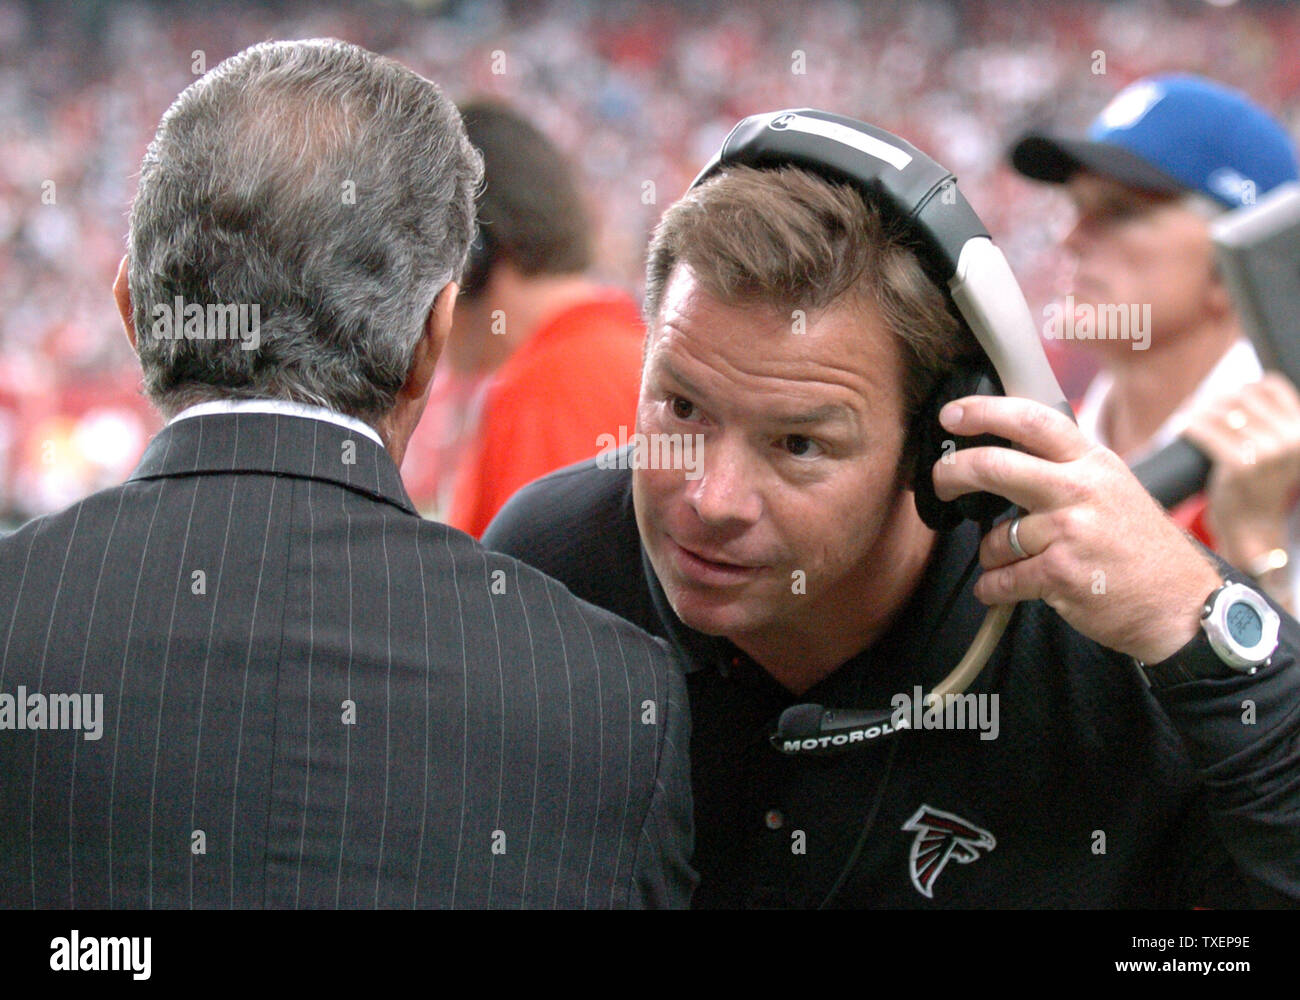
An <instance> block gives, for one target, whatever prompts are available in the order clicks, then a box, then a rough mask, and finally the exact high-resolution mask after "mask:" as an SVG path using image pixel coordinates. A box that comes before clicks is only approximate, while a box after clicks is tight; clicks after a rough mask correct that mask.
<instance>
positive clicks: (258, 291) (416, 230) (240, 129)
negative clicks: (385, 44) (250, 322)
mask: <svg viewBox="0 0 1300 1000" xmlns="http://www.w3.org/2000/svg"><path fill="white" fill-rule="evenodd" d="M482 178H483V164H482V159H481V157H480V156H479V154H478V152H477V151H476V150H475V149H474V148H473V147H472V146H471V145H470V143H469V140H468V139H467V138H466V135H465V130H464V127H463V126H462V124H461V120H460V116H459V114H458V113H457V111H456V108H455V106H454V105H453V104H452V103H451V102H450V101H449V100H447V98H446V97H444V96H443V94H442V92H441V91H440V90H439V89H438V87H437V86H436V85H435V84H434V83H432V82H430V81H428V80H426V79H424V78H422V77H420V76H417V75H416V74H415V73H413V72H411V71H410V70H409V69H407V68H406V67H404V66H401V65H400V64H398V63H396V62H394V61H393V60H391V59H386V58H383V57H381V56H377V55H375V54H374V53H371V52H367V51H366V50H365V49H361V48H358V47H357V46H355V45H349V44H347V43H345V42H340V41H337V40H334V39H313V40H311V41H301V42H265V43H262V44H260V45H254V46H252V47H251V48H248V49H245V50H244V51H243V52H240V53H239V54H238V55H235V56H232V57H231V58H229V59H226V60H225V61H223V62H222V63H220V64H219V65H218V66H216V67H214V68H213V69H212V70H211V72H209V73H207V74H206V75H205V76H203V77H202V78H200V79H199V80H197V81H196V82H195V83H193V84H191V85H190V86H189V87H187V88H186V89H185V90H184V92H182V93H181V95H180V96H179V97H178V98H177V99H176V101H175V103H173V104H172V106H171V107H170V108H168V109H167V112H166V114H164V115H163V117H162V121H161V123H160V124H159V126H158V132H157V135H155V137H154V139H153V142H151V143H150V145H149V150H148V152H147V153H146V154H145V158H144V164H143V166H142V168H141V174H140V185H139V190H138V192H137V194H136V199H135V203H134V205H133V206H132V209H131V232H130V237H129V245H130V248H129V254H128V257H129V264H128V284H129V287H130V290H131V299H132V314H133V318H134V321H135V329H136V349H137V351H138V353H139V355H140V363H141V367H142V368H143V370H144V388H145V392H146V394H147V395H148V396H149V398H150V399H151V400H152V401H153V402H154V403H155V405H157V406H158V408H159V409H160V410H162V412H163V413H164V414H165V415H167V416H171V415H174V414H175V413H176V412H178V411H179V410H181V409H183V408H184V407H186V406H189V405H192V404H194V403H198V402H202V401H206V400H212V399H228V398H242V399H248V398H258V399H283V400H289V401H293V402H299V403H311V404H315V405H317V406H325V407H328V408H329V409H332V410H336V411H338V412H341V413H346V414H350V415H352V416H355V417H359V418H361V419H374V418H377V417H381V416H382V415H383V414H385V413H387V412H388V411H389V410H391V409H392V407H393V405H394V404H395V402H396V399H397V392H398V390H399V389H400V388H401V386H402V385H403V383H404V382H405V380H406V375H407V371H408V369H409V367H410V364H411V358H412V356H413V352H414V350H415V346H416V344H417V342H418V341H419V338H420V336H421V334H422V333H423V330H424V325H425V320H426V318H427V316H428V313H429V309H430V308H431V307H432V305H433V302H434V299H435V298H436V297H437V295H438V293H439V292H441V291H442V289H443V288H444V286H446V285H447V283H448V282H450V281H459V280H460V277H461V272H462V270H463V269H464V266H465V258H466V255H467V253H468V249H469V244H470V240H471V239H472V237H473V235H474V199H475V196H476V194H477V192H478V189H479V187H480V186H481V184H482ZM174 304H175V305H177V306H179V305H181V304H186V305H188V304H198V305H199V307H200V310H201V309H202V308H203V306H204V305H206V306H207V308H208V315H209V316H211V315H212V312H213V309H214V308H215V309H217V310H218V311H220V310H221V309H223V308H224V309H227V310H229V309H230V308H231V307H233V306H235V305H244V306H248V307H250V308H251V309H255V312H254V315H255V316H256V317H257V320H258V331H257V335H256V339H255V340H253V341H252V342H251V343H250V342H249V341H248V340H247V339H245V341H244V342H243V343H240V342H239V341H238V340H234V339H221V338H220V337H218V336H217V335H216V334H215V333H214V331H212V330H209V331H208V332H207V334H206V335H199V336H195V337H192V338H191V337H190V335H189V331H188V330H187V332H186V336H184V337H182V336H180V335H179V333H180V330H181V326H180V323H181V317H180V316H173V319H174V320H175V323H176V327H175V331H176V335H175V336H168V334H167V333H166V332H165V331H163V330H162V327H160V326H159V325H158V322H159V320H160V319H161V318H163V317H165V316H167V315H168V311H169V310H173V311H174ZM250 348H251V349H250Z"/></svg>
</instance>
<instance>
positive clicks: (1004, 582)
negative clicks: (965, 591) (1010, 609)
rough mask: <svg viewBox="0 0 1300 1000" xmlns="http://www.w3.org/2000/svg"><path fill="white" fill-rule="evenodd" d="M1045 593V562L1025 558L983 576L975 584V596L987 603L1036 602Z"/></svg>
mask: <svg viewBox="0 0 1300 1000" xmlns="http://www.w3.org/2000/svg"><path fill="white" fill-rule="evenodd" d="M1045 590H1046V580H1045V577H1044V573H1043V569H1042V560H1040V559H1022V560H1021V561H1020V562H1017V563H1013V564H1011V565H1009V566H1002V567H999V568H998V569H994V570H990V571H988V572H987V573H984V574H982V575H981V576H980V578H979V579H978V580H976V581H975V587H974V594H975V597H976V599H977V600H979V601H982V602H983V603H985V604H1013V603H1015V602H1017V601H1036V600H1038V599H1039V598H1041V597H1042V596H1043V594H1044V592H1045Z"/></svg>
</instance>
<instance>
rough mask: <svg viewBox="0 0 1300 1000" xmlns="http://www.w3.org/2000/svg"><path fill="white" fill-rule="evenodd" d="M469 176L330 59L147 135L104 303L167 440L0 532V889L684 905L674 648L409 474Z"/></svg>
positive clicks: (295, 899) (246, 82)
mask: <svg viewBox="0 0 1300 1000" xmlns="http://www.w3.org/2000/svg"><path fill="white" fill-rule="evenodd" d="M480 177H481V163H480V160H479V157H478V155H477V153H476V152H475V151H474V150H473V149H472V148H471V147H470V146H469V144H468V141H467V140H466V138H465V135H464V132H463V130H462V128H461V124H460V121H459V118H458V116H457V115H456V112H455V110H454V108H453V107H452V106H451V105H450V103H449V102H447V101H446V99H445V98H444V97H443V96H442V94H441V93H440V92H439V91H438V89H437V88H436V87H435V86H434V85H433V84H431V83H429V82H428V81H426V80H423V79H421V78H420V77H418V76H416V75H415V74H413V73H411V72H409V71H408V70H406V69H404V68H402V67H401V66H399V65H397V64H396V63H393V62H391V61H389V60H384V59H380V58H378V57H375V56H373V55H372V54H370V53H367V52H365V51H364V50H361V49H358V48H355V47H353V46H350V45H345V44H343V43H339V42H295V43H267V44H263V45H259V46H255V47H253V48H252V49H249V50H246V51H245V52H243V53H240V54H239V55H237V56H235V57H233V58H232V59H229V60H227V61H225V62H223V63H222V64H221V65H220V66H218V67H217V68H215V69H214V70H213V71H212V72H211V73H209V74H208V75H207V76H205V77H203V78H202V79H200V80H199V81H198V82H196V83H195V84H194V85H192V86H191V87H189V88H188V89H187V90H186V91H185V92H184V93H183V94H182V95H181V96H180V97H179V98H178V99H177V101H176V103H175V104H174V105H173V106H172V108H171V109H170V110H169V111H168V112H167V114H166V115H165V116H164V118H163V121H162V124H161V125H160V127H159V131H158V134H157V136H156V137H155V139H154V142H153V143H152V145H151V146H150V148H149V152H148V154H147V155H146V158H145V162H144V166H143V169H142V172H141V178H140V186H139V191H138V194H137V198H136V202H135V205H134V207H133V209H132V216H131V234H130V245H129V249H128V254H127V256H126V258H124V260H123V264H122V269H121V271H120V272H119V274H118V280H117V283H116V285H115V286H114V292H115V294H116V296H117V300H118V306H119V308H120V310H121V312H122V317H123V321H124V324H125V326H126V329H127V332H128V335H129V336H130V338H131V341H132V343H133V344H134V345H135V347H136V350H137V351H138V353H139V356H140V359H141V365H142V368H143V371H144V385H145V390H146V392H147V393H148V395H149V396H150V398H151V399H152V400H153V401H154V402H155V403H156V404H157V405H158V407H159V409H160V410H161V411H162V412H163V414H164V415H165V416H167V417H168V418H169V423H168V425H167V426H166V427H165V428H164V430H163V431H162V432H161V433H160V434H159V435H158V436H157V437H156V438H155V439H154V440H153V442H152V443H151V444H150V446H149V448H148V450H147V452H146V453H145V456H144V458H143V460H142V461H141V463H140V466H139V468H138V469H137V470H136V472H135V473H134V475H132V476H131V478H130V479H129V480H128V482H127V483H126V484H124V485H123V486H120V487H117V488H115V489H110V490H106V491H104V492H102V493H99V494H96V495H94V496H91V497H89V498H87V499H85V500H83V501H81V502H80V503H78V504H75V505H73V506H72V507H70V508H69V509H67V510H65V511H63V512H61V513H58V514H53V515H50V516H47V517H43V518H38V519H37V520H35V521H33V522H31V523H29V524H27V525H26V526H25V527H23V528H21V529H20V530H19V531H17V532H16V533H14V534H12V535H10V536H8V537H6V538H4V539H3V540H0V905H3V906H6V907H33V906H34V907H340V906H341V907H375V906H378V907H453V906H454V907H489V906H491V907H609V906H614V907H635V906H678V905H685V904H686V903H687V901H688V899H689V896H690V891H691V888H692V887H693V884H694V878H695V876H694V873H693V872H692V871H691V869H690V867H689V864H688V858H689V853H690V849H691V818H690V791H689V784H688V771H687V764H686V752H687V745H686V742H687V732H688V725H687V718H686V712H687V709H686V701H685V697H684V688H683V685H682V681H681V679H680V676H679V674H678V671H677V669H676V665H675V663H674V661H673V660H672V659H671V654H670V653H669V652H668V651H667V647H666V646H665V645H663V644H662V643H661V642H660V641H659V640H656V639H652V638H651V637H650V636H648V635H647V634H645V633H644V632H641V631H640V630H639V629H636V628H634V627H632V626H630V625H628V624H627V623H625V622H623V621H622V620H621V619H618V618H615V617H614V616H613V615H610V614H608V613H606V612H603V611H600V610H598V609H596V608H594V607H592V606H591V605H588V604H585V603H583V602H580V601H578V600H577V599H575V598H574V597H572V596H571V595H570V594H569V593H568V591H566V590H565V589H564V588H563V587H562V586H560V585H559V584H557V583H555V582H554V581H552V580H551V579H549V578H547V577H545V576H543V575H541V574H540V573H538V572H536V571H534V570H532V569H530V568H528V567H527V566H524V565H523V564H521V563H519V562H516V561H515V560H513V559H510V558H507V557H504V556H498V555H493V554H489V553H487V552H486V551H485V550H483V549H482V548H481V547H480V546H478V545H477V544H476V543H475V542H474V541H473V540H472V539H470V538H469V537H468V536H466V535H463V534H461V533H460V532H457V531H453V530H452V529H450V528H447V527H445V526H443V525H440V524H436V523H433V522H428V521H423V520H421V519H420V518H419V517H418V516H417V514H416V512H415V510H414V508H413V507H412V505H411V502H410V500H409V498H408V497H407V495H406V492H405V490H404V489H403V487H402V483H401V480H400V478H399V475H398V467H399V465H400V463H401V459H402V455H403V452H404V450H405V447H406V442H407V440H408V438H409V436H410V434H411V432H412V430H413V429H414V427H415V425H416V422H417V421H418V420H419V416H420V412H421V410H422V409H423V406H424V402H425V399H426V398H427V393H428V389H429V384H430V380H431V377H432V373H433V367H434V363H435V361H436V359H437V355H438V352H439V350H440V348H441V346H442V343H443V340H444V338H445V336H446V333H447V329H448V327H449V324H450V318H451V313H452V308H453V305H454V302H455V297H456V291H457V284H456V281H457V279H458V278H459V275H460V271H461V268H462V267H463V264H464V260H465V254H466V249H467V247H468V244H469V240H470V237H471V235H472V230H473V225H474V222H473V200H474V191H475V187H476V186H477V184H478V183H479V181H480Z"/></svg>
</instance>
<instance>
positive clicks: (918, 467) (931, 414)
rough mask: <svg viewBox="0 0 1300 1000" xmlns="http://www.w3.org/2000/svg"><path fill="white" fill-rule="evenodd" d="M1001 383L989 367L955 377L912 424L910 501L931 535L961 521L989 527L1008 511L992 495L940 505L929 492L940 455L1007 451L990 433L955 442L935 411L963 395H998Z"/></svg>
mask: <svg viewBox="0 0 1300 1000" xmlns="http://www.w3.org/2000/svg"><path fill="white" fill-rule="evenodd" d="M1001 395H1003V392H1002V384H1001V382H999V381H998V377H997V375H996V374H995V373H994V372H993V370H992V368H991V367H989V366H988V365H987V363H986V364H984V365H981V366H977V367H975V368H973V369H968V370H966V371H961V372H956V373H954V374H953V375H951V376H949V378H948V379H946V380H945V381H943V382H941V383H940V384H939V385H938V386H937V387H936V388H935V390H934V392H933V393H931V394H930V398H929V399H928V400H927V401H926V403H925V405H924V406H922V407H921V409H920V410H919V411H918V412H917V414H916V417H915V418H914V420H913V422H912V427H911V433H910V434H909V444H911V445H914V446H915V456H916V458H915V464H914V465H913V469H912V490H913V493H914V494H915V497H916V512H917V513H918V514H919V515H920V516H921V520H922V521H924V522H925V525H926V527H928V528H930V529H931V530H933V531H951V530H952V529H953V528H955V527H957V526H958V525H959V524H961V523H962V522H963V521H965V520H966V519H967V518H969V519H970V520H973V521H977V522H979V523H980V524H990V523H992V522H993V520H994V519H995V518H996V517H997V516H998V515H999V514H1001V513H1002V512H1003V511H1005V510H1006V509H1007V508H1009V507H1010V506H1011V503H1010V502H1009V501H1008V500H1007V499H1006V498H1005V497H1000V496H997V495H995V494H992V493H967V494H965V495H964V496H961V497H958V498H957V499H956V500H951V501H946V502H945V501H943V500H940V499H939V497H938V495H937V494H936V493H935V492H934V463H935V462H937V461H939V460H940V459H941V458H943V457H944V456H945V455H952V454H955V453H956V452H958V451H961V450H962V449H964V448H980V447H990V446H991V447H1000V448H1010V447H1011V444H1010V442H1008V441H1006V440H1005V439H1003V438H1000V437H995V436H994V435H992V434H981V435H979V436H978V437H961V436H959V435H956V434H951V433H949V432H948V431H946V430H944V429H943V425H942V424H940V423H939V411H940V410H942V409H943V408H944V407H945V406H946V405H947V404H948V403H950V402H951V401H952V400H954V399H960V398H961V397H963V396H1001Z"/></svg>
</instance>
